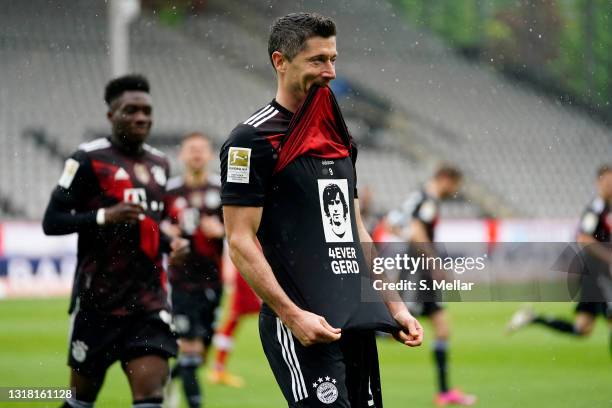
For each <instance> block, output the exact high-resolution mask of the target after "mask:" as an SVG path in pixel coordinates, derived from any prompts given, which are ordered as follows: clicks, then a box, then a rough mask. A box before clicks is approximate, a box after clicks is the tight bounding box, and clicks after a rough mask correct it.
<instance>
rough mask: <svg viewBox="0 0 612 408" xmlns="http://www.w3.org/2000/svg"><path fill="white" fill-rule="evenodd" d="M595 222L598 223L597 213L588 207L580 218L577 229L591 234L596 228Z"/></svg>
mask: <svg viewBox="0 0 612 408" xmlns="http://www.w3.org/2000/svg"><path fill="white" fill-rule="evenodd" d="M597 224H599V214H597V213H596V212H595V211H593V209H591V208H589V209H587V210H586V211H585V212H584V213H583V214H582V217H581V218H580V224H579V225H578V231H579V232H580V233H582V234H586V235H590V236H593V235H594V234H595V231H596V230H597Z"/></svg>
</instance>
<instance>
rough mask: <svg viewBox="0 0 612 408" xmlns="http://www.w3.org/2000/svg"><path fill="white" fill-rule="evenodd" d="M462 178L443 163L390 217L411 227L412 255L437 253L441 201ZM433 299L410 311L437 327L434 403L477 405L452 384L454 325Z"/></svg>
mask: <svg viewBox="0 0 612 408" xmlns="http://www.w3.org/2000/svg"><path fill="white" fill-rule="evenodd" d="M461 181H462V173H461V171H460V170H459V169H458V168H456V167H454V166H451V165H446V164H445V165H441V166H440V167H439V168H438V169H437V171H436V172H435V174H434V176H433V178H431V179H430V180H429V181H428V182H427V183H425V185H424V186H423V188H422V189H421V190H420V191H417V192H414V193H412V194H411V195H410V196H409V198H408V199H407V200H406V201H405V202H404V203H403V204H402V207H401V209H400V210H399V211H393V212H392V213H390V214H389V216H388V217H387V222H388V223H390V224H391V225H392V226H393V227H394V228H392V229H396V230H397V229H398V227H400V228H406V227H407V229H406V233H407V238H408V241H409V244H410V254H411V256H420V255H421V253H424V254H425V256H428V257H436V256H437V253H436V250H435V248H434V246H433V245H431V244H432V243H433V242H434V239H435V236H434V235H435V228H436V224H437V223H438V219H439V215H440V201H441V200H446V199H449V198H452V197H453V196H455V195H456V194H457V192H458V191H459V187H460V186H461ZM407 224H408V225H407ZM422 272H423V274H424V275H423V278H424V279H428V280H431V279H433V278H436V279H443V278H444V272H443V271H422ZM431 275H434V276H433V277H432V276H431ZM429 287H431V285H429ZM429 295H433V296H435V294H431V293H428V294H427V296H429ZM433 296H432V297H433ZM431 300H432V299H430V298H428V299H427V301H425V300H424V299H420V300H419V299H418V298H417V301H416V302H413V303H411V304H410V310H411V312H412V313H414V314H415V316H419V315H420V316H424V317H428V318H430V319H431V324H432V327H433V329H434V336H435V340H434V350H433V357H434V361H435V364H436V369H437V374H438V393H437V395H436V396H435V399H434V402H435V404H436V405H438V406H446V405H450V404H455V405H473V404H475V403H476V397H475V396H473V395H469V394H464V393H463V392H461V391H460V390H458V389H451V388H450V387H449V381H448V368H447V367H448V341H449V336H450V328H449V322H448V316H447V314H446V312H445V310H444V308H443V305H442V304H441V303H440V302H437V301H431Z"/></svg>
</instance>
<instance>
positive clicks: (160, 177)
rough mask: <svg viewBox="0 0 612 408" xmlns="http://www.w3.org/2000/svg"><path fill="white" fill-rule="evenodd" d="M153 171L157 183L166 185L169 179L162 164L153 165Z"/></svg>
mask: <svg viewBox="0 0 612 408" xmlns="http://www.w3.org/2000/svg"><path fill="white" fill-rule="evenodd" d="M151 173H152V174H153V179H154V180H155V182H156V183H157V184H159V185H160V186H165V185H166V182H167V181H168V180H167V177H166V172H165V171H164V169H163V168H161V167H160V166H153V167H151Z"/></svg>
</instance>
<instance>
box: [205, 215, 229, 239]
mask: <svg viewBox="0 0 612 408" xmlns="http://www.w3.org/2000/svg"><path fill="white" fill-rule="evenodd" d="M200 229H201V230H202V232H203V233H204V235H206V236H207V237H208V238H223V237H224V236H225V227H224V226H223V224H222V223H221V221H219V217H217V216H214V215H205V216H203V217H202V218H201V220H200Z"/></svg>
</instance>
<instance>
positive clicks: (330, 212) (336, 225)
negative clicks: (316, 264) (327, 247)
mask: <svg viewBox="0 0 612 408" xmlns="http://www.w3.org/2000/svg"><path fill="white" fill-rule="evenodd" d="M318 182H319V198H320V204H321V219H322V222H323V231H324V233H325V241H326V242H353V232H352V229H351V217H350V211H349V206H348V197H349V195H348V185H347V182H346V180H345V179H342V180H318Z"/></svg>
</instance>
